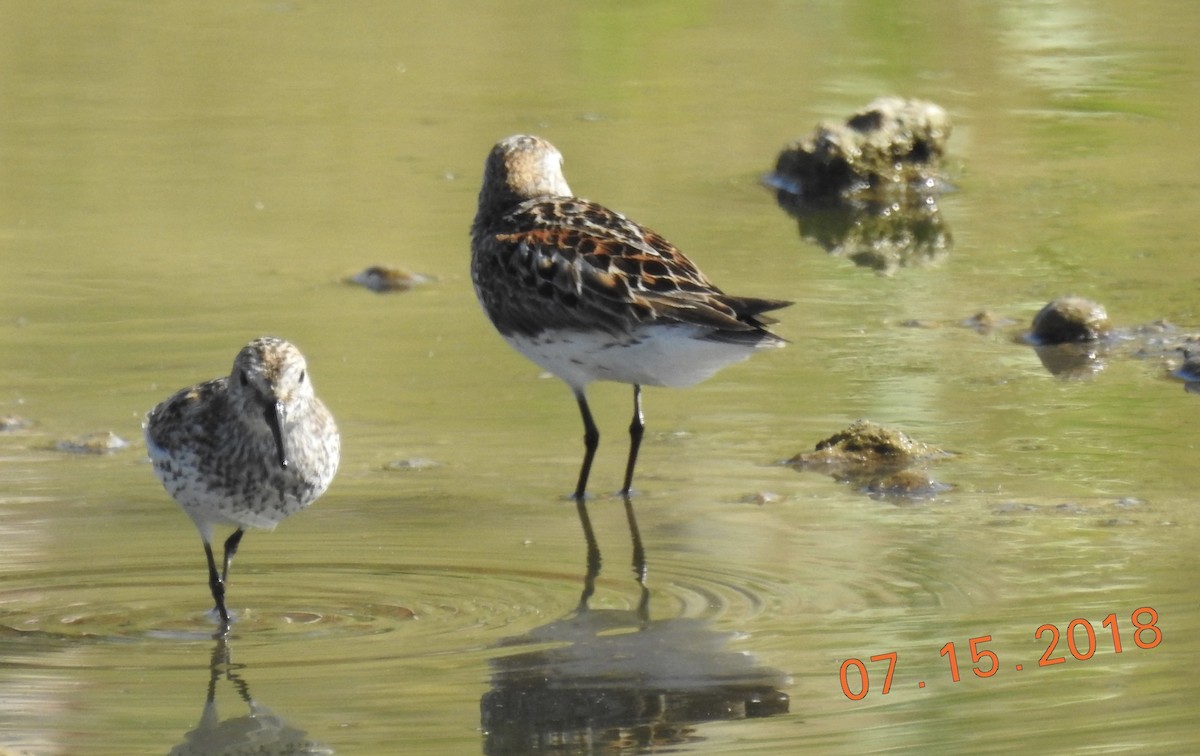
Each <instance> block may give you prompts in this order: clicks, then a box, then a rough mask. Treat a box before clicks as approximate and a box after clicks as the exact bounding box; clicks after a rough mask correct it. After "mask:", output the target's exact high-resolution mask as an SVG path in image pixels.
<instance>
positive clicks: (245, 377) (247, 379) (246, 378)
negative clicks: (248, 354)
mask: <svg viewBox="0 0 1200 756" xmlns="http://www.w3.org/2000/svg"><path fill="white" fill-rule="evenodd" d="M238 380H240V381H241V382H242V385H243V386H249V385H250V376H248V375H246V371H245V370H243V371H242V372H240V373H238Z"/></svg>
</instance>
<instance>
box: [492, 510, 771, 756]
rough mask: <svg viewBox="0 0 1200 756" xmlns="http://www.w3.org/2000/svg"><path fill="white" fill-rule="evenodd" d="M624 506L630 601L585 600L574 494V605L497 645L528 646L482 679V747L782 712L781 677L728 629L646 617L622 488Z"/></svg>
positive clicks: (588, 741)
mask: <svg viewBox="0 0 1200 756" xmlns="http://www.w3.org/2000/svg"><path fill="white" fill-rule="evenodd" d="M625 508H626V514H627V516H628V519H629V527H630V537H631V539H632V541H633V550H634V573H635V576H636V579H637V584H638V586H639V589H640V592H641V595H640V598H639V601H638V603H637V606H636V607H635V608H633V609H592V608H590V607H589V606H588V602H589V599H590V598H591V596H592V594H593V591H594V588H595V580H596V577H597V575H599V572H600V564H601V560H600V550H599V548H598V547H597V545H596V539H595V536H594V534H593V532H592V528H591V523H590V521H589V519H588V515H587V508H586V505H584V504H583V503H582V502H580V503H579V505H578V511H579V518H580V523H581V524H582V526H583V531H584V536H585V539H586V541H587V571H586V573H585V576H584V588H583V593H582V595H581V597H580V601H579V605H578V607H577V608H576V609H575V611H574V612H572V613H571V614H570V615H568V616H566V617H564V618H563V619H560V620H556V621H554V622H551V623H549V624H546V625H543V626H541V627H538V628H535V629H534V630H532V631H530V632H529V633H527V634H525V635H521V636H516V637H513V638H509V639H506V640H505V641H503V642H502V643H501V644H500V647H501V648H503V649H506V650H507V649H519V648H521V647H526V646H534V647H535V648H534V649H533V650H529V651H517V652H516V653H508V654H506V655H504V656H501V657H498V658H496V659H494V660H493V661H492V662H491V666H492V670H493V674H492V680H491V684H492V688H491V690H490V691H488V692H487V693H486V694H485V695H484V696H483V699H482V701H481V702H480V715H481V721H482V727H483V731H484V735H485V741H484V752H485V753H487V754H517V753H528V752H530V751H534V750H541V749H553V750H556V751H563V752H578V751H590V750H593V749H604V750H608V751H616V752H621V751H624V750H626V749H628V750H631V751H632V750H641V749H644V748H647V747H658V746H664V745H669V744H673V743H684V742H690V741H698V740H703V738H702V737H700V736H699V735H697V734H696V727H695V726H696V725H697V724H699V723H702V722H706V721H715V720H729V719H747V718H754V717H767V716H771V715H774V714H781V713H786V712H787V710H788V704H789V698H788V695H787V694H786V693H784V692H782V691H781V690H780V689H779V688H780V687H781V686H783V685H785V684H786V683H787V677H786V675H784V674H783V673H782V672H780V671H778V670H775V669H771V668H768V667H762V666H759V665H758V664H757V663H756V661H755V659H754V658H753V657H751V656H750V655H748V654H745V653H739V652H735V651H730V650H728V649H727V648H726V644H727V643H728V642H729V640H730V639H731V638H733V637H734V635H735V634H734V633H729V632H726V633H721V632H715V631H713V630H711V629H709V628H708V627H707V623H705V622H704V621H702V620H699V619H692V618H687V617H675V618H668V619H660V620H654V619H651V618H650V591H649V588H647V586H646V584H645V575H646V562H645V552H644V550H643V548H642V544H641V537H640V535H639V533H638V529H637V522H636V519H635V517H634V513H633V506H632V504H631V503H630V501H629V500H628V498H626V499H625Z"/></svg>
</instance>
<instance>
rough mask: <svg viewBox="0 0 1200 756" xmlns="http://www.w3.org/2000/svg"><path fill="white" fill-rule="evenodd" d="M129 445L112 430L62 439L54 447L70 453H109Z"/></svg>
mask: <svg viewBox="0 0 1200 756" xmlns="http://www.w3.org/2000/svg"><path fill="white" fill-rule="evenodd" d="M127 446H129V442H128V441H126V440H125V439H123V438H121V437H120V436H118V435H117V434H115V433H113V432H112V431H98V432H96V433H89V434H87V435H86V436H80V437H79V438H71V439H64V440H62V441H59V442H58V443H57V444H55V445H54V448H55V449H58V450H59V451H64V452H70V453H72V454H109V453H112V452H115V451H120V450H121V449H124V448H126V447H127Z"/></svg>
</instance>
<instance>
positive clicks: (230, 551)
mask: <svg viewBox="0 0 1200 756" xmlns="http://www.w3.org/2000/svg"><path fill="white" fill-rule="evenodd" d="M245 534H246V531H244V530H242V529H241V528H238V529H237V530H235V531H233V535H231V536H229V538H227V539H225V565H224V569H222V570H221V582H222V583H224V582H227V581H228V580H229V564H230V563H231V562H232V561H233V555H234V554H236V553H237V550H238V544H240V543H241V542H242V536H244V535H245Z"/></svg>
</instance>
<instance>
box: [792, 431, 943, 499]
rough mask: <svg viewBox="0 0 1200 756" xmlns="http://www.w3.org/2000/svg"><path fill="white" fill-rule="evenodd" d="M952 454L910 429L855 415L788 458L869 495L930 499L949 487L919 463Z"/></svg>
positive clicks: (796, 463)
mask: <svg viewBox="0 0 1200 756" xmlns="http://www.w3.org/2000/svg"><path fill="white" fill-rule="evenodd" d="M947 456H950V455H949V453H948V452H945V451H943V450H941V449H938V448H937V447H934V446H930V445H929V444H926V443H923V442H921V441H917V440H915V439H913V438H912V437H910V436H909V435H908V434H906V433H904V432H902V431H898V430H894V429H891V428H886V427H884V426H881V425H877V424H875V423H872V422H871V421H869V420H858V421H857V422H855V423H853V424H852V425H850V426H849V427H848V428H846V429H845V430H842V431H840V432H838V433H835V434H834V435H832V436H830V437H829V438H826V439H824V440H822V441H820V442H818V443H817V445H816V448H815V449H814V450H813V451H811V452H801V453H800V454H797V455H795V456H794V457H792V458H791V459H789V460H788V461H787V464H789V465H791V466H793V467H795V468H796V469H798V470H815V471H818V472H825V473H827V474H829V475H831V476H832V477H833V478H834V479H836V480H839V481H842V482H846V483H851V484H853V485H855V486H858V487H859V488H861V489H863V490H864V491H866V492H868V493H871V494H873V495H882V496H889V497H901V498H930V497H932V496H934V495H935V494H937V493H940V492H943V491H946V490H948V489H949V488H950V486H948V485H946V484H943V483H939V482H938V481H936V480H934V479H933V478H932V477H931V476H930V475H929V474H928V473H927V472H926V471H925V470H924V469H923V466H924V465H925V464H926V463H928V462H931V461H934V460H937V459H940V458H944V457H947Z"/></svg>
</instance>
